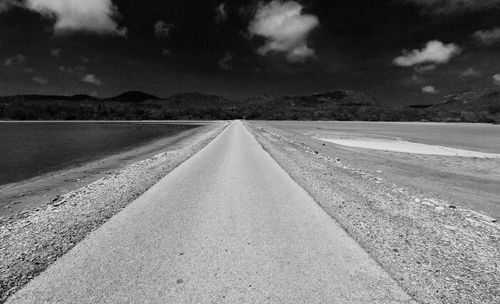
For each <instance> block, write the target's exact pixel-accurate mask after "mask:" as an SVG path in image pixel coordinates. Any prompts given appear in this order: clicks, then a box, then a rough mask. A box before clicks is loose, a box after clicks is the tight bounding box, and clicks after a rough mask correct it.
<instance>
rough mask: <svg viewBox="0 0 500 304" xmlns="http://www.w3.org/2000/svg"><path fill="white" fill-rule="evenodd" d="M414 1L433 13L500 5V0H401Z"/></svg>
mask: <svg viewBox="0 0 500 304" xmlns="http://www.w3.org/2000/svg"><path fill="white" fill-rule="evenodd" d="M399 1H406V2H412V3H414V4H416V5H419V6H421V7H422V8H424V11H425V12H430V13H433V14H455V13H464V12H471V11H478V10H486V9H493V8H498V7H500V0H399Z"/></svg>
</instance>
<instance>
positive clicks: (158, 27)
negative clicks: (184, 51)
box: [153, 20, 174, 39]
mask: <svg viewBox="0 0 500 304" xmlns="http://www.w3.org/2000/svg"><path fill="white" fill-rule="evenodd" d="M173 28H174V24H172V23H166V22H165V21H162V20H159V21H157V22H156V23H155V25H154V26H153V29H154V33H155V36H156V38H158V39H160V38H167V37H168V35H170V31H171V30H172V29H173Z"/></svg>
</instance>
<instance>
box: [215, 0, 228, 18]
mask: <svg viewBox="0 0 500 304" xmlns="http://www.w3.org/2000/svg"><path fill="white" fill-rule="evenodd" d="M226 20H227V12H226V3H224V2H223V3H221V4H219V5H218V6H217V7H216V8H215V22H217V23H224V22H226Z"/></svg>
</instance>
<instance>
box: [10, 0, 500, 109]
mask: <svg viewBox="0 0 500 304" xmlns="http://www.w3.org/2000/svg"><path fill="white" fill-rule="evenodd" d="M499 63H500V0H323V1H319V0H318V1H313V0H297V1H282V0H271V1H269V0H267V1H243V0H231V1H230V0H226V1H221V0H178V1H174V0H141V1H133V0H85V1H82V0H0V95H1V96H7V95H16V94H32V93H35V94H62V95H73V94H82V93H83V94H91V95H95V96H99V97H109V96H113V95H117V94H119V93H122V92H124V91H128V90H141V91H145V92H147V93H150V94H155V95H157V96H160V97H166V96H169V95H172V94H175V93H183V92H194V91H196V92H202V93H210V94H218V95H222V96H225V97H228V98H231V99H238V100H244V98H246V97H253V96H258V95H263V94H265V95H270V96H282V95H296V94H310V93H316V92H325V91H332V90H337V89H348V90H356V91H361V92H365V93H367V94H369V95H372V96H374V97H375V98H377V99H378V100H380V101H381V102H383V103H387V104H396V105H398V104H401V105H405V104H426V103H433V102H437V101H440V100H441V99H442V98H443V97H444V96H446V95H449V94H452V93H457V92H460V91H463V90H468V89H474V88H484V87H499V86H500V64H499Z"/></svg>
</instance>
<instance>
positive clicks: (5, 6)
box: [0, 0, 19, 13]
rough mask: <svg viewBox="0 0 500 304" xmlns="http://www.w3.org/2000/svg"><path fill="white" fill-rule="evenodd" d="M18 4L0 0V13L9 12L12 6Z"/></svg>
mask: <svg viewBox="0 0 500 304" xmlns="http://www.w3.org/2000/svg"><path fill="white" fill-rule="evenodd" d="M18 5H19V3H18V2H16V1H14V0H0V13H3V12H5V11H7V10H9V9H10V8H11V7H13V6H18Z"/></svg>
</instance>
